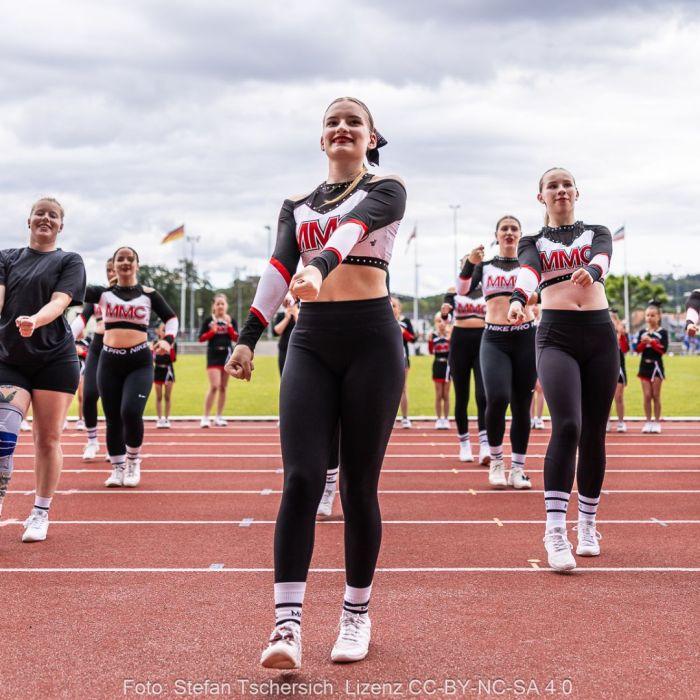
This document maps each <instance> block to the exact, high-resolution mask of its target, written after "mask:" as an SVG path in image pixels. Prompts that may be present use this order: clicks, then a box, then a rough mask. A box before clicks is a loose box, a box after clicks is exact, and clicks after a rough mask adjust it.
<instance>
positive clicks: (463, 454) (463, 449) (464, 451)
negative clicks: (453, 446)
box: [459, 440, 474, 462]
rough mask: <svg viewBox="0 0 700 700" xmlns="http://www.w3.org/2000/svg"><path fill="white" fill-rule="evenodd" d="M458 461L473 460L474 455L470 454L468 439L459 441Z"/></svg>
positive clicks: (470, 448)
mask: <svg viewBox="0 0 700 700" xmlns="http://www.w3.org/2000/svg"><path fill="white" fill-rule="evenodd" d="M459 461H460V462H473V461H474V455H473V454H472V446H471V443H470V442H469V440H465V441H464V442H460V443H459Z"/></svg>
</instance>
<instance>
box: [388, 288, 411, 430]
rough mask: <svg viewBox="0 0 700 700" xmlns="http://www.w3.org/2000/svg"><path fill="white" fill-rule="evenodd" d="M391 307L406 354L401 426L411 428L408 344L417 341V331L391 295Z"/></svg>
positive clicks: (397, 301) (399, 303)
mask: <svg viewBox="0 0 700 700" xmlns="http://www.w3.org/2000/svg"><path fill="white" fill-rule="evenodd" d="M391 308H392V309H393V310H394V318H395V319H396V320H397V321H398V322H399V326H400V327H401V335H402V336H403V354H404V363H405V364H404V383H403V392H402V393H401V427H402V428H410V427H411V419H410V418H409V417H408V371H409V370H410V369H411V360H410V357H409V352H408V344H409V343H415V342H416V333H415V331H414V330H413V325H412V324H411V321H410V320H409V319H408V318H407V317H406V316H403V317H402V316H401V302H400V301H399V300H398V299H397V298H396V297H391Z"/></svg>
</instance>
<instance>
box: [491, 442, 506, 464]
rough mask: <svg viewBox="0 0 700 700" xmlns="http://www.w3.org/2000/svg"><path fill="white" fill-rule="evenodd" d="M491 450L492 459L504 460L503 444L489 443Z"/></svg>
mask: <svg viewBox="0 0 700 700" xmlns="http://www.w3.org/2000/svg"><path fill="white" fill-rule="evenodd" d="M489 450H490V451H491V459H492V460H494V461H498V462H502V461H503V444H500V445H489Z"/></svg>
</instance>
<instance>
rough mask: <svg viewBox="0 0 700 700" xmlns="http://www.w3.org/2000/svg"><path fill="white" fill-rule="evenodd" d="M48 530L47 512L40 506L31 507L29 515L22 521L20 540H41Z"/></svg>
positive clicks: (44, 537)
mask: <svg viewBox="0 0 700 700" xmlns="http://www.w3.org/2000/svg"><path fill="white" fill-rule="evenodd" d="M48 531H49V514H48V512H47V511H45V510H42V509H41V508H32V512H31V513H30V514H29V517H28V518H27V519H26V520H25V521H24V533H23V534H22V542H43V541H44V540H45V539H46V534H47V532H48Z"/></svg>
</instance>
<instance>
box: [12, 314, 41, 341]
mask: <svg viewBox="0 0 700 700" xmlns="http://www.w3.org/2000/svg"><path fill="white" fill-rule="evenodd" d="M15 325H16V326H17V328H19V334H20V335H21V336H22V337H23V338H31V337H32V333H34V330H35V329H36V316H18V317H17V318H16V320H15Z"/></svg>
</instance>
